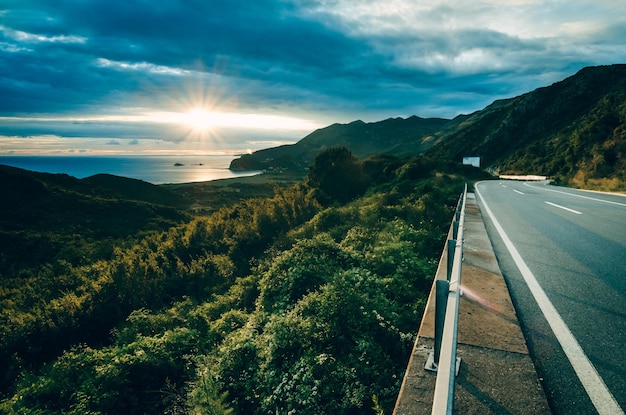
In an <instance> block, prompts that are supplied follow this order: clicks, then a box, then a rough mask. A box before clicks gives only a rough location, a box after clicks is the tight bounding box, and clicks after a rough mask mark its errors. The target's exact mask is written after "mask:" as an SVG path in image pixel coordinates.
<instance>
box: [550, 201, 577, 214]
mask: <svg viewBox="0 0 626 415" xmlns="http://www.w3.org/2000/svg"><path fill="white" fill-rule="evenodd" d="M546 203H547V204H548V205H550V206H554V207H558V208H559V209H563V210H567V211H568V212H572V213H575V214H577V215H582V214H583V213H582V212H579V211H577V210H574V209H570V208H567V207H565V206H561V205H557V204H556V203H552V202H546Z"/></svg>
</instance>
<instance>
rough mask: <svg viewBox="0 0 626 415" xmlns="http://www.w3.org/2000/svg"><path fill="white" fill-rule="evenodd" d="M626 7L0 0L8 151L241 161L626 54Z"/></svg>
mask: <svg viewBox="0 0 626 415" xmlns="http://www.w3.org/2000/svg"><path fill="white" fill-rule="evenodd" d="M625 9H626V5H625V4H624V0H420V1H415V0H384V1H374V0H352V1H349V0H254V1H248V0H245V1H244V0H161V1H153V0H124V1H121V0H119V1H115V0H47V1H46V0H0V155H25V154H186V153H194V154H238V153H241V152H249V151H254V150H257V149H260V148H268V147H274V146H276V145H280V144H286V143H293V142H295V141H297V140H299V139H301V138H303V137H304V136H306V135H307V134H309V133H310V132H312V131H314V130H315V129H317V128H321V127H324V126H327V125H330V124H333V123H336V122H339V123H346V122H351V121H354V120H357V119H360V120H363V121H366V122H372V121H380V120H383V119H386V118H390V117H409V116H412V115H417V116H420V117H424V118H428V117H441V118H453V117H455V116H456V115H459V114H469V113H472V112H474V111H477V110H480V109H482V108H484V107H486V106H487V105H489V104H490V103H492V102H493V101H494V100H497V99H501V98H512V97H515V96H518V95H521V94H523V93H526V92H530V91H532V90H534V89H536V88H538V87H542V86H547V85H550V84H552V83H554V82H557V81H560V80H562V79H564V78H566V77H568V76H571V75H573V74H575V73H576V72H577V71H578V70H580V69H582V68H583V67H586V66H595V65H608V64H616V63H626V13H624V11H625Z"/></svg>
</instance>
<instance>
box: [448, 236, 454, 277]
mask: <svg viewBox="0 0 626 415" xmlns="http://www.w3.org/2000/svg"><path fill="white" fill-rule="evenodd" d="M455 249H456V239H448V261H447V265H448V268H447V269H446V279H447V280H448V281H450V278H451V277H452V265H453V264H454V251H455Z"/></svg>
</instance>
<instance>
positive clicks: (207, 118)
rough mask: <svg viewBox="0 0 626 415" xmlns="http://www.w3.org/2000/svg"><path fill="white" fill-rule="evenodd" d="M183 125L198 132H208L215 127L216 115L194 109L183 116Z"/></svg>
mask: <svg viewBox="0 0 626 415" xmlns="http://www.w3.org/2000/svg"><path fill="white" fill-rule="evenodd" d="M182 118H183V120H182V121H183V123H184V124H186V125H187V126H189V128H191V129H192V130H193V131H196V132H207V131H209V130H211V129H212V128H213V126H214V125H215V119H214V118H215V114H213V113H211V112H209V111H207V110H204V109H201V108H194V109H192V110H190V111H188V112H187V113H185V114H184V115H183V117H182Z"/></svg>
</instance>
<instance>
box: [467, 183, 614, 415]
mask: <svg viewBox="0 0 626 415" xmlns="http://www.w3.org/2000/svg"><path fill="white" fill-rule="evenodd" d="M476 194H477V195H478V200H479V203H480V207H481V210H482V212H483V217H484V218H485V225H486V227H487V231H488V233H489V236H490V239H491V241H492V244H493V247H494V251H495V253H496V257H497V259H498V263H499V265H500V268H501V271H502V273H503V275H504V277H505V279H506V281H507V284H508V286H509V290H510V292H511V297H512V299H513V302H514V304H515V307H516V311H517V313H518V317H519V320H520V324H521V325H522V329H523V331H524V335H525V337H526V341H527V343H528V347H529V350H530V353H531V357H532V358H533V361H534V363H535V367H536V369H537V372H538V375H539V377H540V380H541V382H542V384H543V386H544V390H545V392H546V396H547V398H548V402H549V404H550V407H551V410H552V412H553V413H554V414H558V415H561V414H563V415H566V414H567V415H569V414H596V413H600V414H603V415H604V414H607V415H619V414H623V413H624V410H625V409H626V197H622V196H619V195H608V194H601V193H592V192H584V191H578V190H573V189H567V188H561V187H555V186H549V185H547V184H544V183H524V182H513V181H497V180H495V181H486V182H481V183H479V184H477V186H476Z"/></svg>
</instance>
